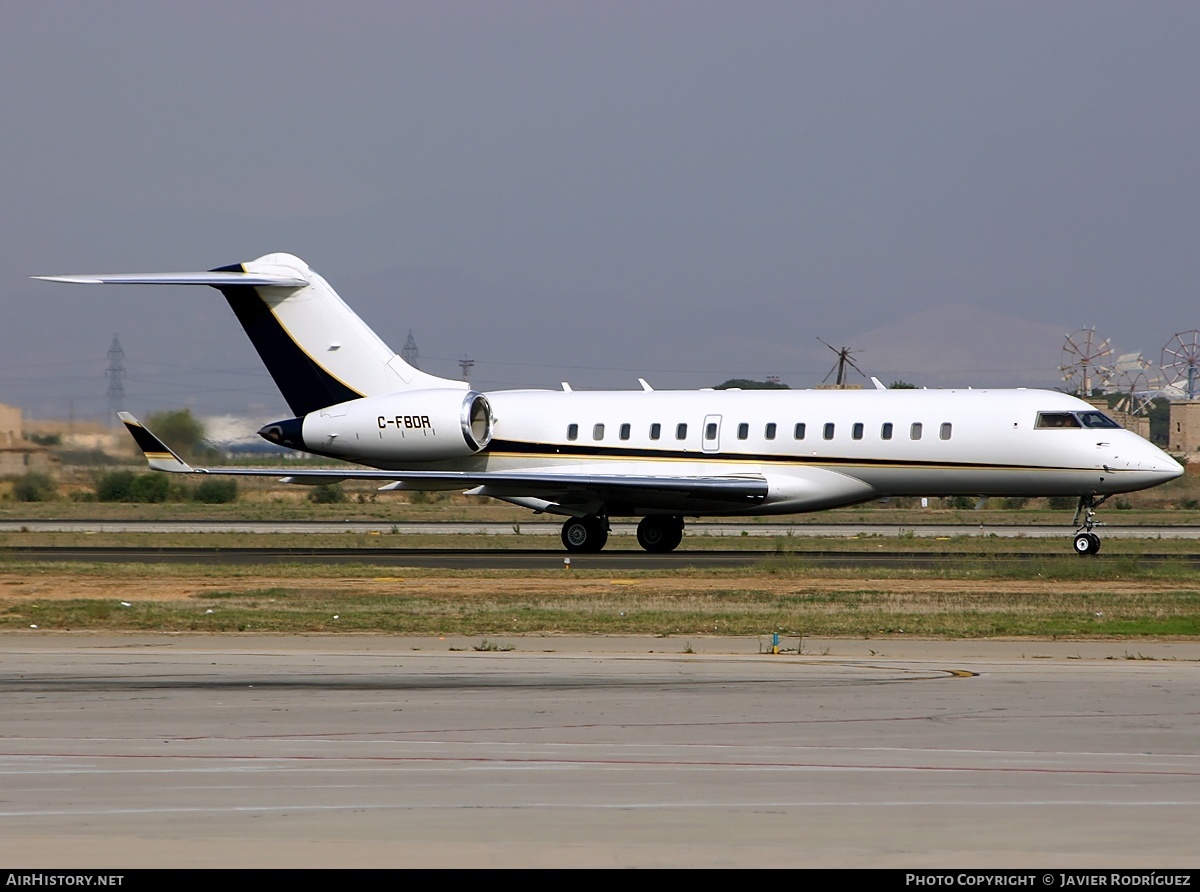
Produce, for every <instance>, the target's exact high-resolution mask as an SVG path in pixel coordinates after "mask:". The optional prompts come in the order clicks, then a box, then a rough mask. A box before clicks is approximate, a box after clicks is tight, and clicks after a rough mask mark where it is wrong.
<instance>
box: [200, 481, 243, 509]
mask: <svg viewBox="0 0 1200 892" xmlns="http://www.w3.org/2000/svg"><path fill="white" fill-rule="evenodd" d="M237 497H238V485H237V481H236V480H234V479H233V478H232V477H224V478H215V477H209V478H206V479H205V480H204V481H203V482H202V483H201V484H200V485H199V486H197V487H196V490H195V492H193V493H192V498H193V499H195V500H196V501H197V502H204V503H205V504H206V505H223V504H226V503H227V502H236V501H237Z"/></svg>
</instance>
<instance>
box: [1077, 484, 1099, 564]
mask: <svg viewBox="0 0 1200 892" xmlns="http://www.w3.org/2000/svg"><path fill="white" fill-rule="evenodd" d="M1106 501H1108V496H1100V498H1096V497H1095V496H1092V495H1087V496H1080V497H1079V507H1078V508H1076V509H1075V518H1074V520H1072V521H1071V523H1072V524H1074V525H1076V526H1077V527H1078V529H1076V530H1075V540H1074V543H1073V544H1074V546H1075V553H1076V554H1077V555H1079V556H1080V557H1086V556H1087V555H1089V554H1098V553H1099V551H1100V537H1099V536H1097V535H1096V534H1095V533H1094V532H1092V528H1093V527H1098V526H1103V524H1101V523H1100V521H1098V520H1096V509H1097V508H1099V507H1100V506H1101V505H1103V504H1104V503H1105V502H1106ZM1080 514H1082V515H1083V524H1082V525H1080V523H1079V515H1080Z"/></svg>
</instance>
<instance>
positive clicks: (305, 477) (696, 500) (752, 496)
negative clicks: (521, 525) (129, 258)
mask: <svg viewBox="0 0 1200 892" xmlns="http://www.w3.org/2000/svg"><path fill="white" fill-rule="evenodd" d="M118 415H119V417H120V419H121V421H122V422H123V423H124V424H125V427H126V429H127V430H128V431H129V433H130V434H131V435H132V436H133V439H134V441H135V442H136V443H137V445H138V448H140V449H141V450H142V453H143V454H144V455H145V456H146V461H147V462H148V463H149V465H150V468H151V469H152V470H155V471H166V472H167V473H171V474H204V475H207V474H218V475H222V476H234V477H279V478H282V479H283V480H284V481H285V482H287V483H299V484H320V483H336V482H340V481H342V480H377V481H387V482H388V485H386V486H383V487H381V489H385V490H406V489H412V490H421V489H458V488H461V489H463V490H472V494H474V495H482V496H491V497H493V498H500V499H505V498H507V499H516V498H526V499H529V498H532V499H536V500H540V501H544V502H546V503H547V505H546V506H545V508H546V509H548V510H554V509H555V508H562V509H565V510H567V511H568V513H570V509H571V507H572V506H587V505H589V504H591V503H595V502H600V503H604V502H622V503H630V504H637V505H639V506H641V507H643V508H654V507H659V506H660V505H661V506H671V507H672V508H673V509H674V510H679V509H678V506H679V504H680V502H681V500H682V501H684V502H685V503H687V504H689V505H691V506H693V507H694V508H695V509H696V510H697V511H701V510H703V509H704V508H705V507H706V506H707V507H711V506H714V505H716V506H720V507H721V508H723V509H726V510H728V509H729V508H730V507H736V506H741V507H753V506H755V505H759V504H762V502H763V501H765V500H766V498H767V492H768V484H767V481H766V479H765V478H764V477H763V476H762V475H760V474H747V475H736V476H712V477H700V476H691V477H682V476H681V477H669V476H654V475H628V474H566V473H555V472H553V471H407V470H403V471H401V470H395V471H385V470H379V469H377V468H360V467H354V466H347V467H345V468H329V469H312V470H293V469H291V468H229V467H216V468H196V467H192V466H191V465H189V464H188V463H187V462H185V461H184V460H183V459H182V458H180V457H179V456H178V455H177V454H176V453H175V452H174V451H173V450H172V449H171V448H170V447H169V446H167V445H166V444H165V443H163V441H162V440H160V439H159V438H158V437H156V436H155V435H154V434H153V433H152V432H151V431H150V430H149V429H148V428H147V427H145V426H144V425H142V423H141V422H139V421H138V420H137V419H136V418H134V417H133V416H132V415H130V414H129V413H128V412H120V413H118Z"/></svg>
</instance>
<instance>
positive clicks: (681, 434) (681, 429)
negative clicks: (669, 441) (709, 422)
mask: <svg viewBox="0 0 1200 892" xmlns="http://www.w3.org/2000/svg"><path fill="white" fill-rule="evenodd" d="M675 439H676V440H686V439H687V425H686V424H677V425H675Z"/></svg>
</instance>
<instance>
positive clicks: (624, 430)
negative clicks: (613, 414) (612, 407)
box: [621, 424, 632, 440]
mask: <svg viewBox="0 0 1200 892" xmlns="http://www.w3.org/2000/svg"><path fill="white" fill-rule="evenodd" d="M631 430H632V428H631V427H630V426H629V425H628V424H622V425H621V439H622V440H628V439H629V433H630V431H631Z"/></svg>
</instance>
